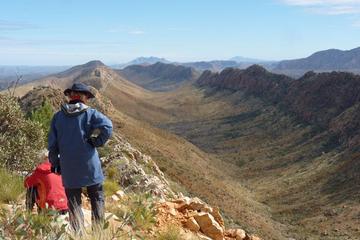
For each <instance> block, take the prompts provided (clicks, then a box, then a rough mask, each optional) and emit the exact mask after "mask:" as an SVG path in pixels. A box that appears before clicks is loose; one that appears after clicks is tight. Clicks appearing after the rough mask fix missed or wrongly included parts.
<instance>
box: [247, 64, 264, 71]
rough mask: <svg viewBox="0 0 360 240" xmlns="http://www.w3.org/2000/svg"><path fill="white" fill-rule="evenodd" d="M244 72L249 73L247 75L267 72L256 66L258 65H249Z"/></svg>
mask: <svg viewBox="0 0 360 240" xmlns="http://www.w3.org/2000/svg"><path fill="white" fill-rule="evenodd" d="M245 71H246V72H249V73H266V72H267V70H266V69H265V68H264V67H262V66H260V65H258V64H254V65H251V66H250V67H248V68H247V69H245Z"/></svg>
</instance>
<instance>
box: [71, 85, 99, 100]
mask: <svg viewBox="0 0 360 240" xmlns="http://www.w3.org/2000/svg"><path fill="white" fill-rule="evenodd" d="M73 91H74V92H83V93H86V94H87V95H88V98H94V97H95V96H94V94H92V93H91V91H90V88H89V87H88V86H86V85H85V84H83V83H74V84H73V85H72V86H71V88H67V89H65V91H64V94H65V96H69V94H70V92H73Z"/></svg>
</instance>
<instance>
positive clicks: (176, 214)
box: [157, 197, 260, 240]
mask: <svg viewBox="0 0 360 240" xmlns="http://www.w3.org/2000/svg"><path fill="white" fill-rule="evenodd" d="M157 211H158V218H157V226H158V227H161V226H163V225H168V224H174V225H179V226H182V227H184V228H185V229H188V230H190V231H192V232H194V233H196V234H197V235H198V236H199V237H200V239H214V240H225V239H226V240H230V239H236V240H245V239H248V240H250V239H254V240H255V239H260V238H258V237H256V236H254V235H250V234H248V233H246V232H245V231H244V230H242V229H225V224H224V220H223V218H222V216H221V214H220V213H219V210H218V209H217V208H212V207H211V206H209V205H208V204H206V203H205V202H203V201H202V200H200V199H199V198H189V197H181V198H178V199H173V200H167V201H162V202H160V203H159V204H158V206H157Z"/></svg>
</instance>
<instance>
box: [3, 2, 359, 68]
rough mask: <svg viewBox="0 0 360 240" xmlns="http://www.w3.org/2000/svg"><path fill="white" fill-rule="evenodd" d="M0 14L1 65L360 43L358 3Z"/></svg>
mask: <svg viewBox="0 0 360 240" xmlns="http://www.w3.org/2000/svg"><path fill="white" fill-rule="evenodd" d="M0 13H1V17H0V54H1V56H2V59H1V61H0V65H23V66H36V65H38V66H44V65H47V66H70V65H77V64H82V63H84V62H88V61H91V60H101V61H102V62H104V63H106V64H120V63H125V62H128V61H131V60H133V59H135V58H137V57H141V56H145V57H148V56H155V57H160V58H165V59H167V60H170V61H177V62H189V61H208V60H227V59H229V58H231V57H235V56H242V57H246V58H254V59H262V60H269V61H274V60H275V61H278V60H284V59H294V58H303V57H307V56H309V55H311V54H312V53H314V52H317V51H321V50H326V49H333V48H335V49H341V50H350V49H353V48H356V47H358V46H359V43H358V41H357V39H359V37H360V0H351V1H349V0H327V1H325V0H257V1H250V0H244V1H241V2H240V1H236V0H229V1H226V3H224V1H196V2H194V1H177V2H171V3H170V2H168V1H165V0H161V1H160V0H158V1H145V0H140V1H137V2H134V1H126V0H125V1H121V2H119V1H115V0H109V1H106V2H101V3H99V2H95V1H83V0H79V1H72V0H63V1H60V0H54V1H45V0H39V1H36V2H33V1H30V0H19V1H16V2H10V1H8V2H4V3H2V8H1V9H0ZM349 36H351V37H349Z"/></svg>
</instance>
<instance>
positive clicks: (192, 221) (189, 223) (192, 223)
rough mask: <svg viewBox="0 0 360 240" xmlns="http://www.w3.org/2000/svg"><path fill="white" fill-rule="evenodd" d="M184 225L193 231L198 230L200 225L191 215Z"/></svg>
mask: <svg viewBox="0 0 360 240" xmlns="http://www.w3.org/2000/svg"><path fill="white" fill-rule="evenodd" d="M184 225H185V227H186V228H187V229H190V230H191V231H193V232H198V231H200V226H199V224H198V223H197V222H196V220H195V219H194V218H193V217H191V218H189V219H188V220H187V221H186V223H185V224H184Z"/></svg>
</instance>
